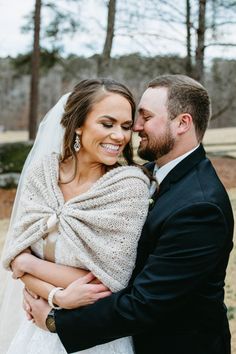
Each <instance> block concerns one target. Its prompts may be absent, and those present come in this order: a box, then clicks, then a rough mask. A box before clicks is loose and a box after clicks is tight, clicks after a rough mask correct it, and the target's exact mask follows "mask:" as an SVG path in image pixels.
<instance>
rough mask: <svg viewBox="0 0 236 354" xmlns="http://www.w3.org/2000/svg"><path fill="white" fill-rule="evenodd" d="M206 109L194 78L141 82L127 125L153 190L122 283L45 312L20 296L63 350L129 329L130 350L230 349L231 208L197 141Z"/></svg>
mask: <svg viewBox="0 0 236 354" xmlns="http://www.w3.org/2000/svg"><path fill="white" fill-rule="evenodd" d="M209 116H210V101H209V97H208V94H207V91H206V90H205V88H204V87H203V86H201V85H200V84H199V83H198V82H196V81H194V80H193V79H191V78H189V77H187V76H183V75H164V76H160V77H157V78H156V79H154V80H153V81H151V82H150V83H149V85H148V88H147V90H146V91H145V92H144V94H143V96H142V98H141V101H140V103H139V108H138V117H137V120H136V123H135V126H134V131H136V132H138V133H139V136H140V138H141V141H140V145H139V149H138V153H139V155H140V157H142V158H143V159H145V160H149V161H154V162H151V163H150V164H148V168H149V169H150V170H151V171H153V174H154V177H155V178H156V179H157V181H158V183H159V188H158V190H155V187H152V188H153V191H152V192H154V194H153V203H152V205H151V207H150V211H149V215H148V217H147V220H146V223H145V225H144V228H143V232H142V236H141V238H140V242H139V247H138V256H137V262H136V268H135V270H134V272H133V276H132V279H131V281H130V285H129V286H128V287H127V288H126V289H124V290H122V291H120V292H118V293H116V294H112V295H111V296H109V297H107V298H105V299H102V300H99V301H98V302H96V303H95V304H93V305H90V306H86V307H83V308H80V309H77V310H60V311H54V313H50V315H49V316H48V312H49V310H50V308H49V306H48V304H47V303H46V302H44V301H43V300H40V301H39V300H35V299H32V298H31V297H30V296H29V295H28V294H26V295H25V296H26V301H28V302H29V304H30V306H31V309H32V311H31V314H32V315H33V316H34V319H35V321H36V324H38V325H39V326H41V327H43V328H45V320H46V317H47V316H48V319H50V321H52V322H51V323H53V325H55V327H54V329H55V330H56V332H57V334H58V335H59V337H60V339H61V341H62V343H63V345H64V346H65V348H66V350H67V351H68V352H69V353H71V352H75V351H80V350H83V349H86V348H89V347H92V346H95V345H98V344H102V343H105V342H108V341H111V340H114V339H116V338H119V337H123V336H130V335H131V336H133V339H134V346H135V352H136V353H137V354H146V353H149V354H150V353H158V354H190V353H191V354H229V353H230V332H229V326H228V320H227V316H226V307H225V305H224V279H225V273H226V267H227V264H228V258H229V254H230V251H231V249H232V237H233V214H232V209H231V206H230V202H229V199H228V196H227V194H226V191H225V189H224V187H223V186H222V184H221V182H220V181H219V179H218V177H217V175H216V173H215V170H214V168H213V167H212V165H211V163H210V161H209V160H208V159H207V158H206V156H205V151H204V148H203V146H202V144H201V141H202V139H203V136H204V133H205V130H206V128H207V124H208V120H209ZM54 321H55V322H54ZM47 322H48V321H47ZM49 328H50V326H49ZM55 335H56V334H55Z"/></svg>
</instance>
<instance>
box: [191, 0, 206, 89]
mask: <svg viewBox="0 0 236 354" xmlns="http://www.w3.org/2000/svg"><path fill="white" fill-rule="evenodd" d="M206 3H207V0H199V1H198V27H197V46H196V54H195V61H196V63H195V64H196V66H195V73H194V77H195V79H196V80H198V81H200V82H202V83H203V81H204V52H205V32H206Z"/></svg>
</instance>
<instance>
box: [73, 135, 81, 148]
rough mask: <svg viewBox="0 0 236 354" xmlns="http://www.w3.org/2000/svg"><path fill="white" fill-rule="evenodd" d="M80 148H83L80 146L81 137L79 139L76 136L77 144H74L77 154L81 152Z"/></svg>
mask: <svg viewBox="0 0 236 354" xmlns="http://www.w3.org/2000/svg"><path fill="white" fill-rule="evenodd" d="M80 147H81V144H80V137H79V135H78V134H76V137H75V143H74V149H75V152H79V150H80Z"/></svg>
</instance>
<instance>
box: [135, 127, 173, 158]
mask: <svg viewBox="0 0 236 354" xmlns="http://www.w3.org/2000/svg"><path fill="white" fill-rule="evenodd" d="M140 136H141V137H142V136H143V137H144V136H145V137H146V138H147V142H146V145H145V146H143V147H142V146H139V148H138V155H139V157H141V159H143V160H147V161H155V160H158V159H159V158H160V157H162V156H164V155H166V154H168V153H169V152H170V151H171V150H172V149H173V147H174V144H175V139H174V137H173V135H172V133H171V130H170V127H169V126H167V128H166V131H165V133H164V134H162V136H159V137H154V136H147V135H145V134H142V133H140Z"/></svg>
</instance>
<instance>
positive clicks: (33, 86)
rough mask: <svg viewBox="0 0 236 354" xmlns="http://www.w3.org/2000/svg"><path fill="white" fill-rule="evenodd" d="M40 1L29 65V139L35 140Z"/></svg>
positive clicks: (36, 3)
mask: <svg viewBox="0 0 236 354" xmlns="http://www.w3.org/2000/svg"><path fill="white" fill-rule="evenodd" d="M41 5H42V3H41V0H36V1H35V11H34V45H33V52H32V63H31V83H30V107H29V139H30V140H32V139H35V136H36V129H37V118H38V101H39V60H40V44H39V41H40V13H41Z"/></svg>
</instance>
